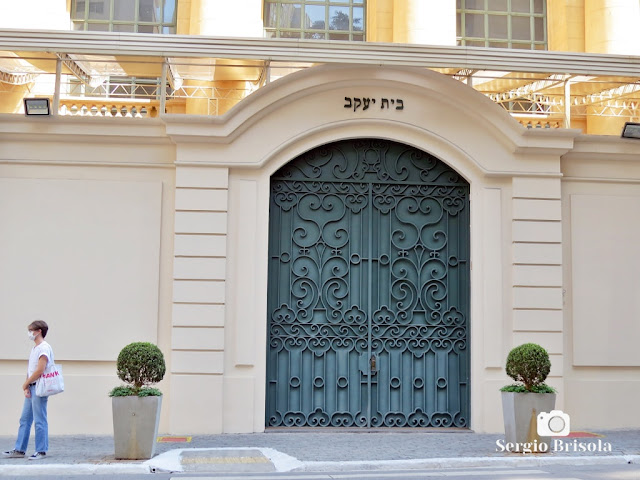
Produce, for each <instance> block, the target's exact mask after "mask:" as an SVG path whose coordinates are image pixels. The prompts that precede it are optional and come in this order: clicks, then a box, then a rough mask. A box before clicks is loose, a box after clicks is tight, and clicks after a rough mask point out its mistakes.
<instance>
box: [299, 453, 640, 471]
mask: <svg viewBox="0 0 640 480" xmlns="http://www.w3.org/2000/svg"><path fill="white" fill-rule="evenodd" d="M303 463H304V466H303V467H301V468H297V469H295V470H294V471H298V472H301V471H304V472H327V471H346V470H415V469H421V468H433V469H445V468H461V467H542V466H545V465H580V466H584V465H621V464H640V455H608V456H593V457H586V456H565V457H543V456H522V455H521V456H519V457H501V458H495V457H457V458H425V459H415V460H374V461H352V462H303Z"/></svg>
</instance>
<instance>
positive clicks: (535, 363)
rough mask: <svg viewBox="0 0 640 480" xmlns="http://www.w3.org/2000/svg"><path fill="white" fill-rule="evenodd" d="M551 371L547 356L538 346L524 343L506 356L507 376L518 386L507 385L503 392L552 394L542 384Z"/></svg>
mask: <svg viewBox="0 0 640 480" xmlns="http://www.w3.org/2000/svg"><path fill="white" fill-rule="evenodd" d="M550 370H551V361H550V360H549V354H548V353H547V351H546V350H545V349H544V348H542V347H541V346H540V345H537V344H535V343H525V344H523V345H520V346H519V347H515V348H514V349H512V350H511V351H510V352H509V355H508V356H507V365H506V371H507V375H509V376H510V377H511V378H513V379H514V380H515V381H516V382H520V384H514V385H507V386H506V387H503V388H502V389H501V390H502V391H503V392H533V393H554V392H555V390H554V389H553V388H552V387H550V386H548V385H547V384H545V383H544V381H545V380H546V379H547V375H549V371H550Z"/></svg>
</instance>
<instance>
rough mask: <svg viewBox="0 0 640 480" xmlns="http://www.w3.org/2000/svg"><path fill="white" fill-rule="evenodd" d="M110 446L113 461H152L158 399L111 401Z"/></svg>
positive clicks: (120, 399)
mask: <svg viewBox="0 0 640 480" xmlns="http://www.w3.org/2000/svg"><path fill="white" fill-rule="evenodd" d="M111 400H112V402H111V406H112V409H113V442H114V444H115V453H116V458H117V459H127V460H141V459H149V458H151V457H153V454H154V453H155V449H156V438H157V436H158V424H159V423H160V407H161V406H162V397H160V396H158V397H136V396H130V397H112V398H111Z"/></svg>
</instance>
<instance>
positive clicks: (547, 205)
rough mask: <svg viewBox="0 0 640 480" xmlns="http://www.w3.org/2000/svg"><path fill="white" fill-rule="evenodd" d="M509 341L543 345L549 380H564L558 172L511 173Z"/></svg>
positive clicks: (550, 381)
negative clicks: (547, 174)
mask: <svg viewBox="0 0 640 480" xmlns="http://www.w3.org/2000/svg"><path fill="white" fill-rule="evenodd" d="M512 192H513V194H512V211H513V230H512V241H513V245H512V247H513V263H512V268H513V271H512V273H513V346H517V345H520V344H522V343H528V342H533V343H538V344H540V345H542V346H543V347H544V348H545V349H546V350H547V351H548V352H549V356H550V358H551V373H550V375H549V380H548V382H549V383H550V384H551V385H553V386H554V387H556V388H558V389H559V387H561V386H562V377H563V353H564V351H563V319H562V309H563V283H562V215H561V181H560V178H547V177H540V178H537V177H514V178H513V182H512Z"/></svg>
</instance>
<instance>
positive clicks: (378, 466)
mask: <svg viewBox="0 0 640 480" xmlns="http://www.w3.org/2000/svg"><path fill="white" fill-rule="evenodd" d="M196 450H203V451H204V450H209V449H196ZM265 450H271V449H265ZM265 453H267V452H265ZM268 453H271V454H272V455H273V453H274V451H271V452H268ZM514 455H515V454H514ZM289 458H291V457H289ZM621 464H635V465H638V464H640V455H608V456H592V457H588V456H565V457H549V456H519V457H500V458H495V457H458V458H425V459H412V460H371V461H349V462H299V464H298V466H297V467H296V468H293V469H291V468H286V467H285V468H283V469H277V470H276V472H274V473H277V472H287V471H288V472H328V471H334V472H338V471H357V470H365V471H366V470H417V469H422V468H425V469H426V468H428V469H447V468H465V467H466V468H469V467H493V468H496V467H543V466H548V465H579V466H587V465H621ZM290 466H291V465H289V467H290ZM165 467H169V465H165ZM162 471H168V472H176V473H178V472H180V471H181V469H180V468H176V469H175V470H174V469H172V468H167V469H166V470H165V468H162V467H160V468H157V466H156V465H154V464H153V460H149V461H147V462H145V463H121V464H99V465H95V464H85V463H76V464H44V465H43V464H40V465H0V477H2V476H7V475H14V476H20V475H40V474H49V475H71V474H75V475H78V474H87V475H98V474H111V475H118V474H120V475H125V474H151V473H154V472H162ZM198 473H200V474H202V473H206V472H198ZM226 473H232V472H226Z"/></svg>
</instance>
